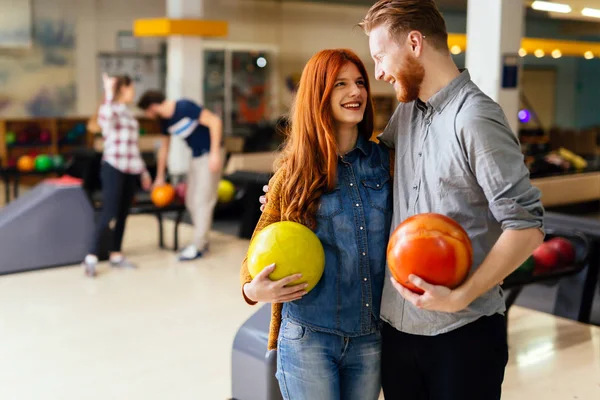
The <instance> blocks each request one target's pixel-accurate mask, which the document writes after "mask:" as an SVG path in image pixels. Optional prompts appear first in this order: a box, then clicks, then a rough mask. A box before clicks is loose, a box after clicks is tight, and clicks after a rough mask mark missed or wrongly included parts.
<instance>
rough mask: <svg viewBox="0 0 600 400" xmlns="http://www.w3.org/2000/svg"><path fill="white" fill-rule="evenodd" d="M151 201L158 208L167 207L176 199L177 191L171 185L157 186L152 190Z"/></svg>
mask: <svg viewBox="0 0 600 400" xmlns="http://www.w3.org/2000/svg"><path fill="white" fill-rule="evenodd" d="M150 199H151V200H152V203H153V204H154V205H155V206H156V207H165V206H168V205H169V204H171V202H172V201H173V199H175V189H174V188H173V186H171V185H169V184H165V185H162V186H157V187H155V188H154V189H152V193H150Z"/></svg>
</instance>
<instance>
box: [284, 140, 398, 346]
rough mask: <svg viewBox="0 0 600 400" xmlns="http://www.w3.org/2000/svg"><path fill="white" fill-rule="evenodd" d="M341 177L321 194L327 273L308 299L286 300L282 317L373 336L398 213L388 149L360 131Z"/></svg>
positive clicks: (320, 218)
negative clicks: (393, 222) (394, 216)
mask: <svg viewBox="0 0 600 400" xmlns="http://www.w3.org/2000/svg"><path fill="white" fill-rule="evenodd" d="M337 182H338V183H337V186H336V188H335V189H334V190H333V191H332V192H327V193H325V194H323V195H322V196H321V199H320V205H319V208H318V211H317V214H316V220H317V228H316V230H315V233H316V235H317V236H318V238H319V239H320V240H321V243H322V244H323V248H324V250H325V271H324V273H323V276H322V278H321V280H320V281H319V283H318V284H317V285H316V286H315V287H314V289H313V290H311V291H310V292H309V293H308V294H306V295H305V296H304V297H303V298H301V299H300V300H296V301H293V302H287V303H284V305H283V310H282V316H283V317H284V318H290V319H292V320H294V321H296V322H297V323H299V324H301V325H304V326H306V327H309V328H312V329H315V330H319V331H324V332H329V333H334V334H338V335H342V336H360V335H367V334H370V333H373V332H376V330H377V329H378V327H379V309H380V303H381V295H382V290H383V280H384V279H385V268H386V249H387V243H388V238H389V230H390V225H391V217H392V184H391V179H390V156H389V152H388V149H387V148H386V147H384V146H383V145H381V144H376V143H374V142H371V141H368V140H367V139H365V138H363V137H362V136H361V135H359V138H358V140H357V143H356V147H355V148H354V149H353V150H352V151H350V152H349V153H347V154H346V155H345V156H344V157H340V158H338V165H337ZM308 256H309V255H307V257H308Z"/></svg>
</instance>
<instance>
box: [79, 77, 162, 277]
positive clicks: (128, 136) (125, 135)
mask: <svg viewBox="0 0 600 400" xmlns="http://www.w3.org/2000/svg"><path fill="white" fill-rule="evenodd" d="M103 81H104V92H105V100H104V102H103V103H102V104H101V105H100V108H99V110H98V118H97V122H98V125H99V126H100V128H101V129H102V136H103V138H104V151H103V155H102V166H101V170H100V175H101V179H102V211H101V214H100V218H99V220H98V223H97V224H96V229H95V233H94V240H93V242H92V244H91V246H90V249H89V254H88V255H87V256H86V257H85V259H84V261H83V263H82V265H83V267H84V271H85V274H86V275H87V276H91V277H93V276H96V264H97V263H98V257H97V255H96V253H97V251H98V244H99V241H100V237H101V235H102V233H103V232H104V230H105V229H106V228H107V227H108V225H109V223H110V222H111V221H112V220H113V219H116V224H115V227H114V233H113V237H112V243H111V248H110V264H111V265H112V266H113V267H121V268H135V265H134V264H132V263H131V262H129V260H127V259H126V258H125V257H124V256H123V254H122V253H121V243H122V241H123V232H124V231H125V220H126V219H127V215H128V214H129V207H130V205H131V202H132V200H133V196H134V193H135V188H136V186H137V179H138V177H139V176H140V175H141V180H142V187H143V189H144V190H149V189H150V187H151V186H152V178H151V177H150V174H149V173H148V171H147V170H146V166H145V164H144V161H143V159H142V157H141V154H140V149H139V147H138V134H139V133H138V132H139V124H138V121H137V120H136V119H135V117H134V116H133V114H132V113H131V111H129V109H128V108H127V104H130V103H131V102H133V99H134V97H135V88H134V84H133V81H132V80H131V78H130V77H129V76H119V77H108V76H107V75H106V74H105V75H104V76H103Z"/></svg>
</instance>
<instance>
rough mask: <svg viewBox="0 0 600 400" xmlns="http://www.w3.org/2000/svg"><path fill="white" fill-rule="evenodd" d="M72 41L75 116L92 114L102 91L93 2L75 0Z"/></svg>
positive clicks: (91, 0) (92, 0) (94, 2)
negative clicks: (75, 19)
mask: <svg viewBox="0 0 600 400" xmlns="http://www.w3.org/2000/svg"><path fill="white" fill-rule="evenodd" d="M76 7H77V12H76V13H75V15H76V16H77V23H76V24H75V29H76V32H77V33H76V38H77V39H76V40H75V76H76V79H77V80H76V82H77V85H76V87H77V89H76V90H77V115H92V114H93V113H95V112H96V111H97V108H98V106H99V105H100V101H101V99H102V96H103V95H104V93H98V87H99V86H100V85H99V83H100V81H101V78H100V76H99V73H98V65H97V64H98V61H97V60H98V56H97V53H98V44H97V37H98V32H97V28H96V19H97V17H96V15H97V11H96V1H95V0H79V1H77V5H76Z"/></svg>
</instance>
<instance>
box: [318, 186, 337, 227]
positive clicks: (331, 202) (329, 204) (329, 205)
mask: <svg viewBox="0 0 600 400" xmlns="http://www.w3.org/2000/svg"><path fill="white" fill-rule="evenodd" d="M342 210H343V208H342V194H341V190H340V187H339V185H338V186H336V187H335V189H333V191H331V192H327V193H324V194H322V195H321V198H320V203H319V208H318V209H317V213H316V216H317V217H318V218H325V219H330V218H333V217H335V216H336V215H338V214H340V213H341V212H342Z"/></svg>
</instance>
